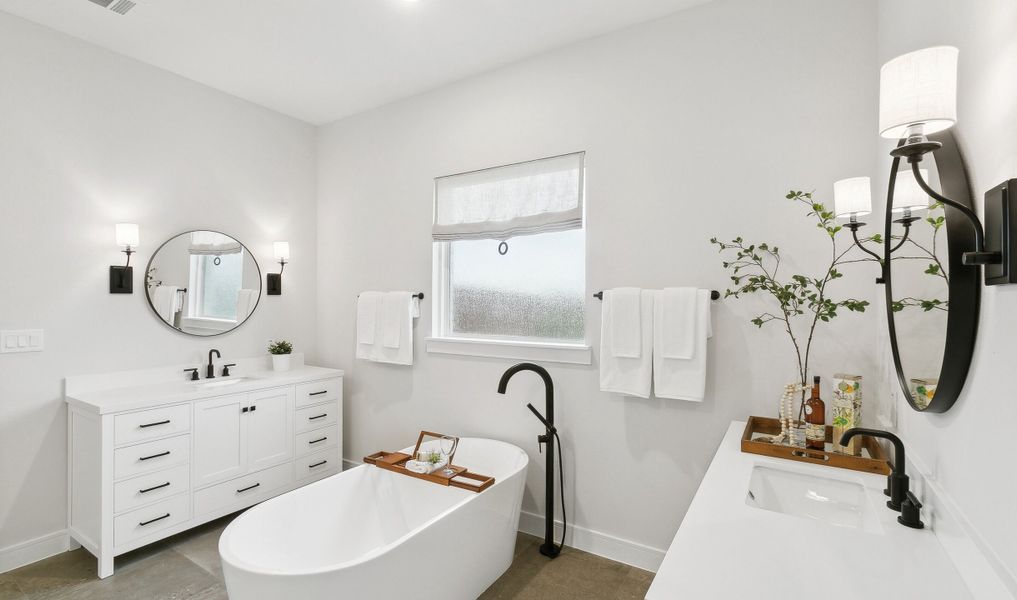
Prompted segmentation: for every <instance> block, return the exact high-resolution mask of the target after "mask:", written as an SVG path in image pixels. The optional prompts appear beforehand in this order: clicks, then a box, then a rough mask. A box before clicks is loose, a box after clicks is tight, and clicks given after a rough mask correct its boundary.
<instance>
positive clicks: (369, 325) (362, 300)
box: [357, 292, 382, 357]
mask: <svg viewBox="0 0 1017 600" xmlns="http://www.w3.org/2000/svg"><path fill="white" fill-rule="evenodd" d="M381 297H382V293H381V292H361V294H360V296H359V297H358V298H357V346H358V347H357V356H358V357H360V346H361V345H364V344H367V345H371V344H374V333H375V327H376V323H377V320H378V307H379V304H380V302H381Z"/></svg>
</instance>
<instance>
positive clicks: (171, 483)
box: [113, 465, 191, 513]
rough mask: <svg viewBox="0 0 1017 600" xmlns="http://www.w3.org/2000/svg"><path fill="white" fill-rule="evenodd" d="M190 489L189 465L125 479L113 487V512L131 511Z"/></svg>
mask: <svg viewBox="0 0 1017 600" xmlns="http://www.w3.org/2000/svg"><path fill="white" fill-rule="evenodd" d="M190 488H191V467H190V465H180V466H178V467H172V468H170V469H166V470H165V471H157V472H155V473H149V474H147V475H140V476H138V477H134V478H132V479H127V480H125V481H121V482H120V483H118V484H116V485H114V486H113V512H118V513H119V512H123V511H125V510H131V509H133V508H137V507H139V506H143V505H145V504H149V503H151V502H155V501H156V500H159V499H161V498H167V497H169V496H172V495H174V494H179V493H181V492H186V491H187V490H189V489H190Z"/></svg>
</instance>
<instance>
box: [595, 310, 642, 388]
mask: <svg viewBox="0 0 1017 600" xmlns="http://www.w3.org/2000/svg"><path fill="white" fill-rule="evenodd" d="M613 295H614V294H613V290H607V291H605V292H604V302H603V307H602V309H601V310H602V312H601V324H600V389H601V390H602V391H605V392H615V393H618V394H626V395H629V396H638V397H640V398H649V397H650V384H651V381H652V378H653V297H654V292H653V290H642V291H641V292H640V294H639V338H640V342H639V354H638V358H631V357H620V356H615V355H614V352H613V350H612V348H613V347H614V340H613V337H614V336H613V334H614V331H615V327H614V319H615V314H614V306H615V304H614V302H612V300H613V298H612V296H613ZM629 318H630V319H631V317H629Z"/></svg>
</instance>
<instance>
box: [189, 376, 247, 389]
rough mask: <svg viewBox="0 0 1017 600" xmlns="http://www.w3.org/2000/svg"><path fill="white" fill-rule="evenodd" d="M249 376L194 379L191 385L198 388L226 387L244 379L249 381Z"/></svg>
mask: <svg viewBox="0 0 1017 600" xmlns="http://www.w3.org/2000/svg"><path fill="white" fill-rule="evenodd" d="M251 379H252V378H251V377H230V378H229V379H219V380H216V381H208V380H205V381H195V382H193V383H192V384H191V385H193V386H194V387H196V388H198V389H199V390H208V389H215V388H220V387H227V386H230V385H236V384H238V383H243V382H245V381H250V380H251Z"/></svg>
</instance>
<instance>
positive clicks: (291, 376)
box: [66, 365, 343, 414]
mask: <svg viewBox="0 0 1017 600" xmlns="http://www.w3.org/2000/svg"><path fill="white" fill-rule="evenodd" d="M201 370H203V369H201ZM342 376H343V372H342V371H340V370H337V369H327V368H324V367H312V366H307V365H301V366H298V367H294V368H293V369H292V370H290V371H281V372H278V371H252V372H250V373H243V372H238V373H236V375H234V377H236V378H237V379H242V381H239V382H238V383H235V384H232V385H224V386H220V387H202V385H201V384H207V383H209V380H207V379H202V380H200V381H196V382H191V381H188V380H187V379H186V376H184V374H183V373H181V376H180V381H179V382H175V381H174V382H161V383H151V384H144V385H129V386H127V387H113V388H111V389H104V390H100V391H89V392H83V393H73V394H72V393H69V394H67V396H66V400H67V402H68V403H69V404H72V405H75V406H79V407H81V408H84V409H86V410H91V411H94V412H97V413H99V414H105V413H112V412H121V411H125V410H137V409H142V408H151V407H154V406H161V405H164V404H171V403H175V402H188V401H190V400H200V399H202V398H211V397H214V396H225V395H227V394H238V393H244V392H250V391H254V390H261V389H267V388H272V387H277V386H285V385H293V384H296V383H304V382H309V381H319V380H322V379H329V378H332V377H342ZM229 379H230V378H229V377H217V378H216V379H214V380H212V381H215V382H220V381H226V380H229Z"/></svg>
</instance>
